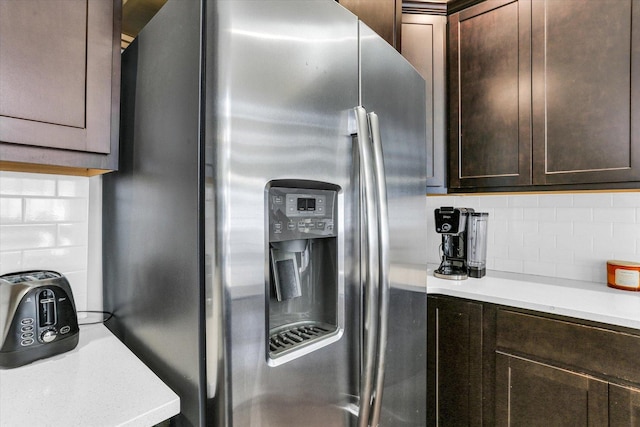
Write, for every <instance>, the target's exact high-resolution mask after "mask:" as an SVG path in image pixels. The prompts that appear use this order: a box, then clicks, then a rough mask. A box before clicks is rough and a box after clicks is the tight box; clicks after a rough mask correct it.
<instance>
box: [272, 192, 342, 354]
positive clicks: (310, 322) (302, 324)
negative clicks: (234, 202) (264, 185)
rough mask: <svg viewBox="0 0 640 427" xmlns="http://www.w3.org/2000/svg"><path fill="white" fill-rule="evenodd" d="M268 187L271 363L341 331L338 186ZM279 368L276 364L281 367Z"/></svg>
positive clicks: (314, 345) (302, 350)
mask: <svg viewBox="0 0 640 427" xmlns="http://www.w3.org/2000/svg"><path fill="white" fill-rule="evenodd" d="M314 184H316V185H314V186H313V188H299V187H294V186H291V187H284V186H272V187H269V186H268V195H267V201H266V205H267V206H266V211H267V216H268V223H269V238H268V250H267V251H266V253H267V254H268V256H269V273H268V274H269V277H268V279H267V280H265V283H266V284H267V285H266V287H267V289H266V292H265V293H266V299H267V304H266V307H267V311H268V313H267V316H266V318H267V337H268V343H267V346H266V348H267V358H268V359H269V360H270V361H276V360H283V359H287V358H285V357H284V356H289V358H292V355H294V354H295V357H300V356H301V355H304V354H306V353H308V352H309V351H313V349H314V348H317V347H318V346H319V343H321V342H323V341H325V340H327V342H332V341H330V340H331V337H335V336H336V335H337V333H338V330H339V319H338V318H339V313H338V311H339V310H338V291H339V285H338V264H339V263H338V259H337V257H338V252H339V251H338V238H337V237H338V233H337V230H336V228H337V227H336V225H337V199H338V197H337V195H338V189H337V187H336V186H334V185H330V184H324V186H325V188H323V187H322V185H321V184H320V183H314ZM276 364H277V363H276Z"/></svg>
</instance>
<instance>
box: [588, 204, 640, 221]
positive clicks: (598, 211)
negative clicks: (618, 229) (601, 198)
mask: <svg viewBox="0 0 640 427" xmlns="http://www.w3.org/2000/svg"><path fill="white" fill-rule="evenodd" d="M593 220H594V221H595V222H611V223H629V224H631V223H634V222H636V210H635V208H609V209H607V208H600V207H598V208H594V209H593Z"/></svg>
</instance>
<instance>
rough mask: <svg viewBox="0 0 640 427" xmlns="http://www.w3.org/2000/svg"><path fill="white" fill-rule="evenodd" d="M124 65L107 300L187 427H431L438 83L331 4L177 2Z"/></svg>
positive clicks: (106, 220)
mask: <svg viewBox="0 0 640 427" xmlns="http://www.w3.org/2000/svg"><path fill="white" fill-rule="evenodd" d="M122 64H123V69H122V76H123V78H122V107H121V147H120V153H121V157H120V170H119V171H117V172H114V173H111V174H108V175H105V176H104V178H103V197H104V200H103V224H104V225H103V255H104V260H105V261H104V265H103V276H104V284H103V286H104V302H105V309H107V310H110V311H112V312H113V313H114V317H113V318H112V320H110V321H109V323H108V326H109V327H110V329H111V330H112V331H113V332H114V333H115V334H116V335H117V336H119V337H120V338H121V339H122V340H123V341H124V342H125V344H126V345H127V346H129V347H130V348H131V349H132V350H133V351H134V352H135V353H136V354H137V355H138V356H139V357H140V358H141V359H142V360H143V361H144V362H145V363H146V364H147V365H149V366H150V367H151V368H152V369H153V370H154V371H155V372H156V373H157V374H158V375H159V376H160V378H162V379H163V380H164V381H165V382H166V383H167V384H168V385H169V386H170V387H172V388H173V389H174V391H176V392H177V393H178V394H179V395H180V398H181V410H182V412H181V415H180V416H178V417H177V418H176V419H174V420H173V422H174V423H175V424H176V425H207V426H231V425H233V426H265V427H266V426H277V427H283V426H285V427H286V426H323V427H326V426H355V425H359V426H366V425H376V424H379V425H383V426H393V427H397V426H422V425H425V424H426V407H425V406H426V354H425V352H426V335H427V334H426V280H427V279H426V253H427V250H426V236H427V231H426V215H427V213H426V197H425V193H426V169H427V166H426V164H427V162H426V134H427V132H426V129H425V126H426V125H425V123H426V120H425V118H426V105H425V96H424V91H425V84H424V81H423V80H422V78H421V77H420V76H419V75H418V73H417V72H416V71H415V70H414V69H413V68H412V67H411V66H410V65H409V64H408V63H407V62H406V61H405V60H404V59H403V58H402V57H401V56H400V55H399V54H398V53H397V52H396V51H395V50H394V49H393V48H392V47H391V46H389V45H388V44H387V43H386V42H384V41H383V40H382V39H381V38H380V37H378V36H377V35H376V34H374V33H373V32H372V31H371V30H370V29H369V28H368V27H366V26H365V25H364V24H362V23H361V22H359V21H358V19H357V17H355V16H354V15H352V14H351V13H350V12H348V11H346V10H345V9H343V8H342V7H341V6H340V5H339V4H337V3H336V2H334V1H332V0H297V1H293V0H285V1H270V0H259V1H241V0H228V1H206V0H205V1H196V0H169V2H168V3H167V4H166V5H165V6H164V7H163V8H162V9H161V10H160V12H159V13H158V15H156V17H154V18H153V20H152V21H151V22H150V23H149V24H148V25H147V26H146V27H145V28H144V29H143V31H142V32H141V33H140V35H139V36H138V38H137V39H136V40H135V41H134V42H133V43H132V44H131V45H130V46H129V47H128V48H127V50H126V51H125V52H124V53H123V60H122ZM372 113H373V114H372Z"/></svg>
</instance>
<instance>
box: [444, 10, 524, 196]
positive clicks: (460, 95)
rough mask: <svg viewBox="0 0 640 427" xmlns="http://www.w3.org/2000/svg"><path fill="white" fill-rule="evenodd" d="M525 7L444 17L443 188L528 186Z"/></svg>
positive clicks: (468, 12)
mask: <svg viewBox="0 0 640 427" xmlns="http://www.w3.org/2000/svg"><path fill="white" fill-rule="evenodd" d="M530 16H531V4H530V2H529V1H528V0H521V1H519V2H518V1H512V0H510V1H504V0H501V1H487V2H484V3H481V4H478V5H476V6H472V7H470V8H468V9H465V10H463V11H462V12H459V13H456V14H453V15H451V16H450V17H449V55H448V64H449V150H450V152H449V154H450V155H449V186H450V187H452V188H460V187H492V186H515V185H529V184H531V126H530V123H531V83H530V81H531V78H530V74H531V71H530V70H531V28H530V26H529V25H528V23H529V22H530V21H531V19H530Z"/></svg>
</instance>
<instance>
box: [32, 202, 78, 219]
mask: <svg viewBox="0 0 640 427" xmlns="http://www.w3.org/2000/svg"><path fill="white" fill-rule="evenodd" d="M87 209H88V205H87V200H86V199H41V198H38V199H31V198H27V199H25V210H24V221H25V222H59V221H69V222H73V221H75V222H86V221H87Z"/></svg>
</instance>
